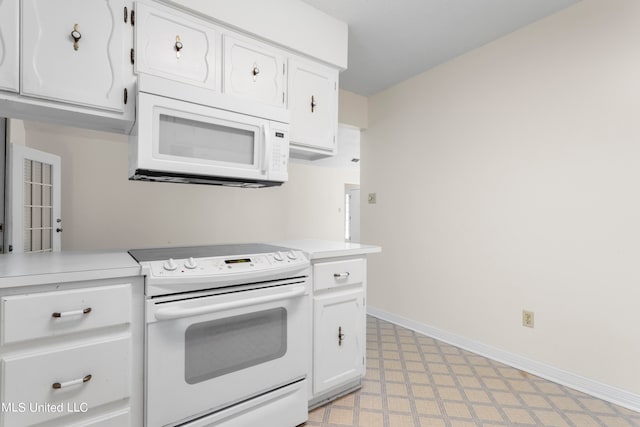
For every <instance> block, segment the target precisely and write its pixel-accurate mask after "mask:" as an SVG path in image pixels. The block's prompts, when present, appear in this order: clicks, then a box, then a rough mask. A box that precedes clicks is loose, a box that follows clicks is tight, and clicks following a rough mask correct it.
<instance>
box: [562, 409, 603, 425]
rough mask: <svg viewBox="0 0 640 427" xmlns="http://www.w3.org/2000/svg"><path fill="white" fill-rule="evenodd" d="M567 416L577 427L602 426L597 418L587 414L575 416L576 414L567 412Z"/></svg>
mask: <svg viewBox="0 0 640 427" xmlns="http://www.w3.org/2000/svg"><path fill="white" fill-rule="evenodd" d="M565 415H566V416H567V418H569V419H570V420H571V422H573V424H575V425H576V426H580V427H599V426H600V425H601V424H600V421H598V420H597V419H596V418H595V417H593V416H591V415H590V414H585V413H580V414H574V413H571V412H566V413H565Z"/></svg>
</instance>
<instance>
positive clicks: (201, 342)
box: [185, 308, 287, 384]
mask: <svg viewBox="0 0 640 427" xmlns="http://www.w3.org/2000/svg"><path fill="white" fill-rule="evenodd" d="M286 352H287V310H286V309H284V308H275V309H271V310H265V311H260V312H257V313H249V314H243V315H240V316H234V317H226V318H224V319H218V320H212V321H209V322H203V323H196V324H193V325H191V326H189V327H188V328H187V330H186V332H185V381H186V382H187V383H188V384H197V383H200V382H202V381H207V380H210V379H212V378H216V377H219V376H222V375H226V374H229V373H231V372H236V371H240V370H242V369H246V368H249V367H251V366H255V365H259V364H261V363H265V362H268V361H270V360H274V359H279V358H281V357H283V356H284V355H285V353H286Z"/></svg>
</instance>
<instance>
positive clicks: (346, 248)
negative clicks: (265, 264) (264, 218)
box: [273, 239, 382, 260]
mask: <svg viewBox="0 0 640 427" xmlns="http://www.w3.org/2000/svg"><path fill="white" fill-rule="evenodd" d="M273 244H274V245H278V246H284V247H287V248H291V249H299V250H301V251H303V252H305V253H306V254H307V255H308V256H309V259H311V260H314V259H323V258H334V257H345V256H356V255H366V254H373V253H377V252H381V251H382V248H381V247H380V246H372V245H364V244H361V243H349V242H339V241H332V240H313V239H309V240H284V241H279V242H273Z"/></svg>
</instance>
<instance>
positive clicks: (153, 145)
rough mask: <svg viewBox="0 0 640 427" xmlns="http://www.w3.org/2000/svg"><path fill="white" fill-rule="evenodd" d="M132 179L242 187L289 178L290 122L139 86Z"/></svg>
mask: <svg viewBox="0 0 640 427" xmlns="http://www.w3.org/2000/svg"><path fill="white" fill-rule="evenodd" d="M137 102H138V104H137V117H136V124H135V126H134V129H133V131H132V133H131V136H130V138H129V179H131V180H146V181H165V182H180V183H196V184H214V185H227V186H238V187H268V186H275V185H280V184H282V183H283V182H285V181H286V180H287V176H288V174H287V166H288V161H289V124H288V123H285V122H278V121H274V120H269V119H265V118H261V117H257V116H254V115H250V114H244V113H238V112H234V111H230V110H225V109H220V108H214V107H212V106H210V105H203V104H200V103H194V102H186V101H184V100H179V99H176V98H172V97H168V96H160V95H157V94H152V93H146V92H142V91H140V92H139V93H138V99H137Z"/></svg>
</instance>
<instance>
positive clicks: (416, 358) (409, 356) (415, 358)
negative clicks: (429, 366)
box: [402, 351, 422, 362]
mask: <svg viewBox="0 0 640 427" xmlns="http://www.w3.org/2000/svg"><path fill="white" fill-rule="evenodd" d="M402 358H403V359H404V360H410V361H412V362H422V356H420V353H417V352H416V353H414V352H412V351H405V352H404V353H403V355H402Z"/></svg>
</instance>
